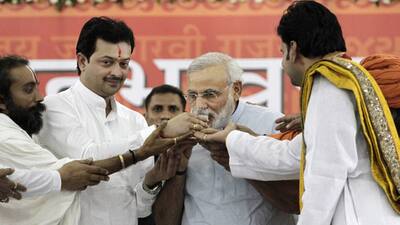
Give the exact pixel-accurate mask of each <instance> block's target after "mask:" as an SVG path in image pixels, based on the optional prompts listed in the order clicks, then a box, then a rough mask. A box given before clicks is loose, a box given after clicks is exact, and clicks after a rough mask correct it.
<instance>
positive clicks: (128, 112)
mask: <svg viewBox="0 0 400 225" xmlns="http://www.w3.org/2000/svg"><path fill="white" fill-rule="evenodd" d="M116 106H117V108H118V114H119V115H122V116H129V117H133V118H136V119H137V118H139V119H143V120H145V119H144V116H143V115H142V114H141V113H139V112H137V111H135V110H133V109H131V108H128V107H127V106H125V105H123V104H122V103H120V102H118V101H116Z"/></svg>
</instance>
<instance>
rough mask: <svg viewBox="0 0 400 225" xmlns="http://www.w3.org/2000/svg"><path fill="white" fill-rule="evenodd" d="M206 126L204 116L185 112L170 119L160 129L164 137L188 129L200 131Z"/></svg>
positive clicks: (173, 135)
mask: <svg viewBox="0 0 400 225" xmlns="http://www.w3.org/2000/svg"><path fill="white" fill-rule="evenodd" d="M207 127H208V124H207V121H206V120H205V119H204V118H202V117H198V116H195V115H194V114H192V113H188V112H185V113H181V114H179V115H177V116H175V117H174V118H172V119H170V120H169V121H168V123H167V125H166V126H165V128H164V129H162V131H161V136H162V137H166V138H171V137H178V136H181V135H184V134H186V133H188V132H190V131H200V130H202V129H204V128H207Z"/></svg>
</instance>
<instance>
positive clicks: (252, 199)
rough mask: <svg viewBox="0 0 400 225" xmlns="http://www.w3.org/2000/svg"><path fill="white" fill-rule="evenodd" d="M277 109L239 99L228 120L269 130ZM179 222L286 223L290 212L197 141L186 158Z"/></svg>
mask: <svg viewBox="0 0 400 225" xmlns="http://www.w3.org/2000/svg"><path fill="white" fill-rule="evenodd" d="M279 117H281V114H280V113H276V112H272V111H270V110H269V109H268V108H265V107H260V106H256V105H250V104H247V103H243V102H241V101H240V102H239V104H238V107H237V108H236V110H235V112H234V114H233V115H232V121H234V122H236V123H239V124H242V125H245V126H247V127H249V128H251V129H252V130H254V131H255V132H257V133H261V134H264V133H266V134H270V133H272V132H273V131H274V121H275V119H276V118H279ZM186 179H187V180H186V193H185V204H184V207H185V208H184V214H183V218H182V225H195V224H196V225H205V224H208V225H266V224H268V225H272V224H277V225H278V224H279V225H282V224H283V225H290V224H293V217H292V216H291V215H288V214H285V213H282V212H280V211H278V210H277V209H275V208H273V207H272V206H271V205H270V204H269V203H268V202H266V201H265V200H264V199H263V197H262V196H261V195H260V194H259V193H258V192H257V191H256V190H255V189H254V188H253V186H251V185H250V184H249V183H248V182H247V181H246V180H244V179H239V178H234V177H233V176H232V175H231V173H230V172H228V171H226V170H225V169H224V168H223V167H222V166H221V165H219V164H218V163H217V162H215V161H214V160H212V159H211V157H210V153H209V151H207V150H206V149H204V148H203V147H201V146H200V145H197V146H195V147H194V148H193V153H192V156H191V157H190V160H189V165H188V170H187V178H186Z"/></svg>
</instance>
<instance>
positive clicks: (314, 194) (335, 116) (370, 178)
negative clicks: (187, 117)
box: [197, 1, 400, 225]
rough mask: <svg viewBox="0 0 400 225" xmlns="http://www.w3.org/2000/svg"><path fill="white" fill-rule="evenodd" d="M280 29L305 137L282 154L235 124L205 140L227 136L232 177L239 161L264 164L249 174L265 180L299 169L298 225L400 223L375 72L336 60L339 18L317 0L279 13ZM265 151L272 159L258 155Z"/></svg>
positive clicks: (387, 116)
mask: <svg viewBox="0 0 400 225" xmlns="http://www.w3.org/2000/svg"><path fill="white" fill-rule="evenodd" d="M278 34H279V36H280V37H281V39H282V52H283V61H282V66H283V68H284V70H285V71H286V72H287V73H288V75H289V77H290V79H291V81H292V83H293V84H294V85H296V86H302V94H301V115H302V120H303V123H304V124H303V127H304V133H303V136H304V140H301V138H299V137H301V136H298V137H296V138H295V139H294V140H292V141H290V142H283V143H284V144H285V145H287V146H286V149H290V150H289V151H285V152H283V153H281V152H279V151H272V150H271V149H274V147H275V150H277V149H282V148H276V145H277V144H278V142H275V144H271V143H268V142H267V141H265V140H268V138H267V137H253V136H251V135H249V134H247V133H244V132H240V131H232V129H234V128H235V126H234V125H231V126H228V127H227V128H226V129H225V130H224V131H222V132H219V133H216V134H207V136H205V135H203V138H204V139H205V140H206V141H226V145H227V148H228V151H229V154H230V166H231V171H232V174H233V175H234V176H236V175H235V171H234V169H233V168H232V165H233V164H234V165H240V163H243V162H244V161H246V162H250V161H253V162H254V163H253V165H260V164H261V162H263V163H264V169H263V170H255V171H256V172H257V173H254V174H253V175H254V176H259V177H263V178H264V180H272V179H276V180H278V179H288V178H293V176H295V175H296V172H300V200H301V201H300V202H301V203H302V204H301V206H300V208H301V211H300V216H299V221H298V224H301V225H304V224H313V225H319V224H321V225H322V224H326V225H329V224H332V225H347V224H348V225H350V224H351V225H354V224H370V225H377V224H379V225H380V224H391V225H395V224H400V216H399V215H398V213H399V212H400V201H399V199H400V195H399V191H400V179H399V176H400V171H399V168H400V163H399V155H400V154H399V151H400V143H399V138H398V133H397V131H396V127H395V123H394V121H393V117H392V116H391V113H390V109H389V106H388V104H387V102H386V100H385V98H384V96H383V94H382V92H381V90H380V89H379V86H378V85H377V84H376V82H375V80H374V79H373V77H371V76H370V75H369V73H368V72H367V71H366V70H365V69H364V68H363V67H361V66H360V65H358V64H356V63H353V62H352V61H350V60H347V59H343V58H342V57H341V54H340V52H344V51H346V47H345V43H344V39H343V36H342V31H341V28H340V25H339V23H338V21H337V19H336V16H335V15H334V14H332V13H331V12H330V11H329V10H328V9H327V8H325V7H324V6H322V5H321V4H319V3H317V2H313V1H297V2H295V3H293V4H292V5H291V6H289V8H288V9H287V11H286V12H285V14H284V15H283V17H282V18H281V21H280V24H279V26H278ZM197 135H198V136H200V135H201V134H197ZM302 142H304V143H303V148H302V151H301V159H300V161H301V163H300V171H299V170H298V169H297V171H296V170H295V166H296V165H297V166H298V165H299V164H298V161H299V159H298V157H297V156H298V155H299V154H296V152H297V153H298V152H299V150H298V149H299V146H300V145H301V143H302ZM279 143H282V142H279ZM263 148H264V149H268V153H272V154H271V155H270V158H266V157H265V156H264V157H263V158H261V157H260V156H261V155H262V149H263ZM238 156H241V157H238ZM296 161H297V162H296ZM268 175H269V177H268Z"/></svg>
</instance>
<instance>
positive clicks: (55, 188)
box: [51, 170, 61, 192]
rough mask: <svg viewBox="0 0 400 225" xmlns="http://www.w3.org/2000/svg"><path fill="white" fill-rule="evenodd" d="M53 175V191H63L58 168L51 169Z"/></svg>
mask: <svg viewBox="0 0 400 225" xmlns="http://www.w3.org/2000/svg"><path fill="white" fill-rule="evenodd" d="M51 177H52V180H53V189H52V191H55V192H59V191H61V175H60V173H59V172H58V171H57V170H53V171H51Z"/></svg>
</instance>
